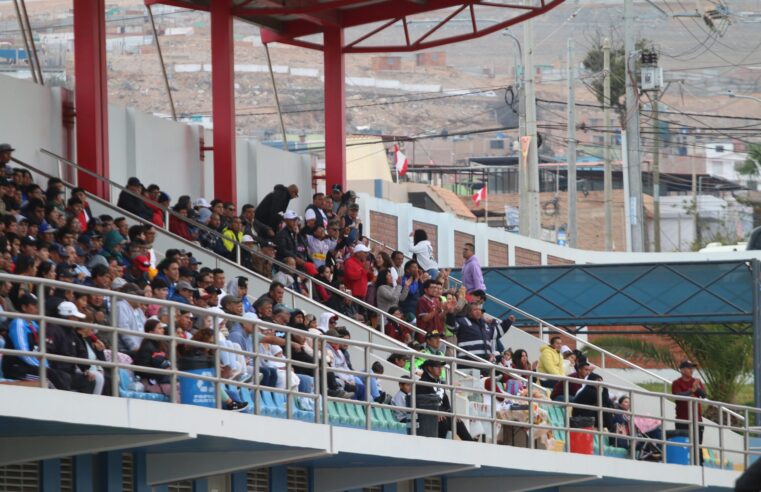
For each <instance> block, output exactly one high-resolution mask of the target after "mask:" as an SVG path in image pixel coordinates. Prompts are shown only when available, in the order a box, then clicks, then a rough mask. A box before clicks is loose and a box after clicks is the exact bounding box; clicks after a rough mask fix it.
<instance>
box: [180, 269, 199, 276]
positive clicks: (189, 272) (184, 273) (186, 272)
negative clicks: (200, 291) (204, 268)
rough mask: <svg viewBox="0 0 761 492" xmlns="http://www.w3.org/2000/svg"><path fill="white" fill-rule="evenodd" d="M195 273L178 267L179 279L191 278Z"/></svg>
mask: <svg viewBox="0 0 761 492" xmlns="http://www.w3.org/2000/svg"><path fill="white" fill-rule="evenodd" d="M195 274H196V272H195V271H193V270H191V269H190V268H188V267H180V277H193V276H195Z"/></svg>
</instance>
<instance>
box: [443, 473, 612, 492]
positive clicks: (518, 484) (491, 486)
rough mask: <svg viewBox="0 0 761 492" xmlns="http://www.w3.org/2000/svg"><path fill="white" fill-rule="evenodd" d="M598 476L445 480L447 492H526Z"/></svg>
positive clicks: (499, 477)
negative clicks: (505, 491)
mask: <svg viewBox="0 0 761 492" xmlns="http://www.w3.org/2000/svg"><path fill="white" fill-rule="evenodd" d="M599 478H601V477H600V476H599V475H582V476H579V475H525V476H514V475H510V476H497V477H454V478H448V479H447V492H470V491H473V490H502V489H504V488H505V484H509V485H510V490H511V492H528V491H531V490H541V489H548V488H552V487H559V486H561V485H570V484H579V483H584V482H589V481H591V480H597V479H599Z"/></svg>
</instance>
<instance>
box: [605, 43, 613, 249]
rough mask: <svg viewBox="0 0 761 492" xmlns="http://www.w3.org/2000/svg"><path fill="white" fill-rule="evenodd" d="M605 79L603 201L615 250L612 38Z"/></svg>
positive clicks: (609, 239) (607, 233)
mask: <svg viewBox="0 0 761 492" xmlns="http://www.w3.org/2000/svg"><path fill="white" fill-rule="evenodd" d="M602 60H603V61H602V63H603V72H604V73H605V79H604V80H603V98H602V99H603V100H602V105H603V115H604V116H603V118H604V119H603V128H605V133H603V139H604V145H605V148H604V149H603V152H604V154H603V155H604V159H605V168H604V171H603V202H604V206H605V251H613V208H612V206H613V171H612V169H611V163H610V135H611V131H610V39H609V38H605V40H604V41H603V43H602Z"/></svg>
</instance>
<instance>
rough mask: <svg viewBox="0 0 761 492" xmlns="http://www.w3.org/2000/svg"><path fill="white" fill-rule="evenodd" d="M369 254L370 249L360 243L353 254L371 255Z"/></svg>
mask: <svg viewBox="0 0 761 492" xmlns="http://www.w3.org/2000/svg"><path fill="white" fill-rule="evenodd" d="M369 252H370V248H368V247H367V246H365V245H364V244H362V243H359V244H357V245H356V246H354V251H353V253H369Z"/></svg>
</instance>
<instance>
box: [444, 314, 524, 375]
mask: <svg viewBox="0 0 761 492" xmlns="http://www.w3.org/2000/svg"><path fill="white" fill-rule="evenodd" d="M448 318H449V319H448V323H447V324H449V325H451V326H452V331H453V332H454V334H455V335H457V346H458V347H460V348H461V349H463V350H465V351H467V352H470V353H471V354H473V355H475V356H478V357H481V358H482V359H486V360H488V361H489V362H494V361H496V354H497V353H499V352H498V351H496V350H495V344H494V339H495V338H497V339H499V338H502V337H503V336H504V335H505V333H507V330H509V329H510V326H512V324H513V321H515V317H514V316H512V315H510V316H509V317H508V318H507V319H505V320H503V321H499V320H498V319H493V320H492V321H491V322H490V323H487V322H486V320H485V319H484V317H483V311H482V309H481V305H480V304H478V303H476V302H471V303H469V304H468V305H467V306H466V308H465V316H463V317H459V318H455V317H454V315H453V314H450V315H449V317H448Z"/></svg>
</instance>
